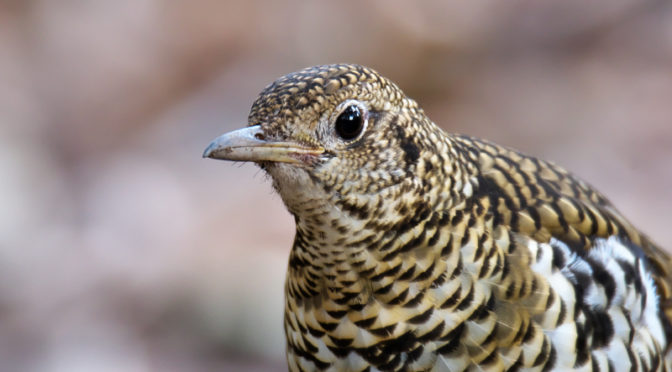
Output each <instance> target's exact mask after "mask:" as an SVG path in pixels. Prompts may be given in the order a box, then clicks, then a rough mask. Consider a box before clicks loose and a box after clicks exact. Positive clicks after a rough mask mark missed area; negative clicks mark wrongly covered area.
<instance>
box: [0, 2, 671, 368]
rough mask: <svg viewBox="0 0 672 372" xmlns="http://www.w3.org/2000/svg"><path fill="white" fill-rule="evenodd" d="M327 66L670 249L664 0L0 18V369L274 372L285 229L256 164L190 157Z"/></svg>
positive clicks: (11, 5)
mask: <svg viewBox="0 0 672 372" xmlns="http://www.w3.org/2000/svg"><path fill="white" fill-rule="evenodd" d="M334 62H356V63H361V64H366V65H369V66H371V67H373V68H375V69H377V70H379V71H380V72H381V73H383V74H384V75H385V76H387V77H389V78H391V79H393V80H395V81H396V82H397V83H398V84H399V85H400V86H401V87H402V88H403V89H404V90H405V91H406V93H407V94H409V95H410V96H412V97H414V98H415V99H416V100H418V101H419V102H420V103H421V104H422V105H423V107H424V108H425V109H426V111H427V112H428V113H429V115H430V117H432V118H433V120H435V121H436V122H437V123H439V124H440V125H441V126H442V127H443V128H445V129H446V130H448V131H452V132H461V133H467V134H471V135H476V136H480V137H485V138H488V139H490V140H493V141H496V142H499V143H502V144H505V145H509V146H513V147H516V148H519V149H521V150H523V151H525V152H528V153H531V154H534V155H537V156H540V157H542V158H546V159H550V160H554V161H556V162H558V163H560V164H562V165H564V166H565V167H567V168H568V169H571V170H573V171H574V172H575V173H576V174H578V175H579V176H581V177H583V178H584V179H586V180H588V181H589V182H591V183H592V184H594V185H595V186H597V188H599V189H600V190H602V191H603V192H604V193H605V194H606V195H607V196H609V197H610V198H611V199H612V200H613V201H614V203H615V204H616V205H617V206H618V207H619V208H620V209H621V210H622V211H623V212H624V213H625V214H626V215H627V216H628V217H629V218H630V219H632V220H633V221H634V222H635V224H636V225H638V226H639V227H641V228H642V229H643V230H644V231H645V232H647V233H648V234H650V235H651V236H652V237H653V238H654V240H656V241H657V242H659V243H660V244H661V245H663V246H664V247H666V248H667V249H670V248H672V226H671V225H670V222H671V219H670V208H671V207H672V171H671V164H670V163H671V162H672V144H670V142H671V141H672V6H671V5H670V2H667V1H636V0H597V1H591V2H585V1H582V0H569V1H556V2H550V1H532V0H518V1H506V2H502V1H497V0H484V1H470V2H466V1H455V2H454V3H453V4H449V3H448V4H447V3H446V2H444V1H426V2H405V1H387V0H377V1H369V2H360V1H340V2H302V1H287V2H277V1H267V2H263V1H243V0H239V1H228V2H226V1H219V0H197V1H170V0H163V1H161V0H142V1H138V0H116V1H103V0H99V1H95V0H41V1H39V0H36V1H29V0H13V1H10V0H0V172H1V173H0V370H2V371H59V372H60V371H63V372H71V371H93V372H98V371H101V372H103V371H129V372H144V371H169V372H170V371H196V372H199V371H222V370H241V369H244V370H248V369H249V370H257V371H271V370H284V369H285V366H284V361H283V336H282V325H281V317H282V292H283V277H284V271H285V265H286V259H287V254H288V250H289V247H290V245H291V241H292V236H293V222H292V218H291V217H290V216H289V215H288V213H287V212H286V211H285V210H284V208H283V206H282V203H281V201H280V199H279V197H278V196H277V195H274V194H273V192H272V191H271V187H270V185H269V182H268V180H267V179H266V177H265V176H264V175H263V174H262V173H261V172H260V171H259V170H258V169H257V168H255V167H254V166H252V165H247V164H245V165H240V164H238V165H236V164H229V163H224V162H216V161H211V160H207V161H206V160H202V159H201V157H200V156H201V153H202V150H203V149H204V147H205V146H206V145H207V144H208V142H209V141H210V140H211V139H212V138H214V137H215V136H217V135H219V134H221V133H223V132H225V131H228V130H231V129H234V128H237V127H241V126H244V125H245V124H246V122H245V120H246V116H247V111H248V109H249V107H250V104H251V103H252V101H253V99H254V98H255V95H256V94H257V92H259V91H260V90H261V89H262V88H263V87H264V86H265V85H266V84H268V83H270V82H271V81H272V80H273V79H275V78H276V77H278V76H280V75H283V74H285V73H288V72H291V71H295V70H298V69H300V68H303V67H306V66H310V65H314V64H323V63H334Z"/></svg>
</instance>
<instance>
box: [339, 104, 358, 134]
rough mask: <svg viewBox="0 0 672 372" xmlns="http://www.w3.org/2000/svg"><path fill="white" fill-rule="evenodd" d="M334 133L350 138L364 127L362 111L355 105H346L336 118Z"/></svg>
mask: <svg viewBox="0 0 672 372" xmlns="http://www.w3.org/2000/svg"><path fill="white" fill-rule="evenodd" d="M335 129H336V134H338V135H339V136H340V137H341V138H343V139H344V140H351V139H353V138H355V137H357V136H359V134H360V133H362V129H364V119H363V118H362V112H361V110H360V109H359V107H357V106H356V105H350V106H348V107H346V109H345V110H343V112H341V114H340V115H338V118H336V128H335Z"/></svg>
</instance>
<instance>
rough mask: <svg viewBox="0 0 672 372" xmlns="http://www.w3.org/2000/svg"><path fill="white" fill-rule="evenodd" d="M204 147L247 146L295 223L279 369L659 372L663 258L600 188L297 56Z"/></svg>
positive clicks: (664, 354) (666, 277)
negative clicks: (239, 125)
mask: <svg viewBox="0 0 672 372" xmlns="http://www.w3.org/2000/svg"><path fill="white" fill-rule="evenodd" d="M248 125H249V126H248V127H246V128H244V129H239V130H236V131H233V132H230V133H227V134H224V135H222V136H221V137H219V138H217V139H216V140H215V141H213V142H212V143H211V144H210V146H208V148H207V149H206V151H205V153H204V156H205V157H209V158H213V159H225V160H237V161H252V162H255V163H257V164H258V165H259V166H261V168H263V169H264V170H265V171H266V172H268V174H269V175H270V176H271V178H272V179H273V186H274V188H275V189H276V190H277V191H278V193H279V194H280V195H281V197H282V200H283V202H284V203H285V205H286V206H287V209H288V210H289V211H290V212H291V213H292V214H293V215H294V217H295V220H296V236H295V240H294V245H293V247H292V250H291V253H290V257H289V267H288V270H287V279H286V286H285V298H286V300H285V317H284V325H285V334H286V340H287V362H288V365H289V369H290V370H291V371H311V370H328V371H376V370H380V371H427V370H436V371H464V370H469V371H486V370H487V371H505V370H525V371H542V370H544V371H546V370H554V371H569V370H582V371H591V370H592V371H598V370H599V371H608V370H619V371H620V370H623V371H626V370H627V371H664V370H670V369H672V367H671V365H672V363H671V360H672V358H670V353H669V350H670V347H669V346H670V338H671V337H672V331H671V329H672V328H671V327H670V315H672V301H671V298H672V295H671V290H670V288H672V287H671V285H672V279H671V275H670V269H669V268H670V258H669V257H668V255H667V254H665V253H664V252H663V251H662V250H661V249H660V248H658V247H657V246H656V245H655V244H654V243H652V242H651V241H650V240H649V239H648V238H647V237H646V236H645V235H643V234H642V233H641V232H639V231H638V230H637V229H635V228H634V227H633V226H632V225H631V224H630V222H628V221H627V220H626V219H625V218H624V217H623V216H622V215H621V214H620V213H619V212H618V211H617V210H616V209H615V208H614V207H613V206H612V205H611V204H610V203H609V201H607V199H605V197H604V196H602V195H601V194H600V193H599V192H598V191H596V190H595V189H593V188H592V187H591V186H590V185H588V184H587V183H585V182H583V181H581V180H579V179H577V178H575V177H574V176H572V175H571V174H570V173H568V172H567V171H565V170H563V169H562V168H560V167H558V166H556V165H554V164H552V163H549V162H546V161H543V160H539V159H536V158H533V157H530V156H527V155H524V154H521V153H519V152H517V151H515V150H512V149H509V148H506V147H502V146H498V145H496V144H493V143H490V142H487V141H483V140H479V139H476V138H471V137H467V136H460V135H453V134H447V133H445V132H443V131H442V130H441V129H440V128H439V127H438V126H437V125H435V124H434V123H433V122H432V121H431V120H430V119H429V118H428V117H427V116H426V115H425V113H424V112H423V110H422V109H421V108H420V107H419V106H418V104H417V103H416V102H415V101H413V100H412V99H411V98H409V97H407V96H405V95H404V93H403V92H402V91H401V90H400V89H399V88H398V87H397V86H396V85H395V84H394V83H393V82H391V81H390V80H387V79H386V78H384V77H382V76H380V75H379V74H378V73H377V72H375V71H373V70H371V69H369V68H366V67H363V66H358V65H347V64H340V65H326V66H316V67H310V68H307V69H304V70H301V71H298V72H295V73H292V74H289V75H286V76H284V77H282V78H280V79H278V80H276V81H275V82H273V83H272V84H270V85H269V86H267V87H266V88H265V89H264V90H263V91H262V92H261V94H260V95H259V97H258V98H257V100H256V101H255V102H254V104H253V105H252V109H251V112H250V115H249V119H248Z"/></svg>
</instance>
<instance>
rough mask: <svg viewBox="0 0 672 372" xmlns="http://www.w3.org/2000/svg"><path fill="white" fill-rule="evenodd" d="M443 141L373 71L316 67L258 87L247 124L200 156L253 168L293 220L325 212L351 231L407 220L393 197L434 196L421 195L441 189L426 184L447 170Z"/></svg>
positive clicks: (418, 111) (420, 114)
mask: <svg viewBox="0 0 672 372" xmlns="http://www.w3.org/2000/svg"><path fill="white" fill-rule="evenodd" d="M443 137H444V135H443V134H442V132H441V130H440V129H439V128H438V127H436V126H435V125H434V124H433V123H432V122H431V121H430V120H429V119H427V117H426V116H425V114H424V112H423V111H422V109H420V108H419V107H418V105H417V104H416V103H415V101H413V100H412V99H410V98H408V97H406V96H405V95H404V93H403V92H402V91H401V90H400V89H399V88H398V87H397V86H396V85H395V84H394V83H392V82H391V81H389V80H387V79H386V78H384V77H382V76H380V75H379V74H378V73H377V72H375V71H373V70H371V69H369V68H366V67H363V66H358V65H343V64H341V65H325V66H316V67H310V68H307V69H304V70H301V71H298V72H295V73H292V74H289V75H286V76H284V77H281V78H280V79H278V80H276V81H275V82H273V83H272V84H270V85H269V86H267V87H266V88H265V89H264V90H263V91H262V92H261V93H260V95H259V97H258V98H257V99H256V101H255V102H254V104H253V105H252V109H251V111H250V115H249V119H248V126H247V127H246V128H243V129H239V130H235V131H232V132H229V133H226V134H224V135H222V136H220V137H218V138H217V139H215V140H214V141H213V142H212V143H211V144H210V145H209V146H208V148H207V149H206V150H205V153H204V155H203V156H204V157H209V158H214V159H225V160H234V161H252V162H255V163H257V164H259V165H260V166H261V167H262V168H263V169H264V170H265V171H267V172H268V174H270V176H271V177H272V179H273V184H274V187H275V189H276V190H277V191H278V192H279V194H280V195H281V197H282V199H283V201H284V203H285V205H286V206H287V208H288V209H289V211H290V212H291V213H292V214H294V215H295V216H296V217H297V219H302V218H303V219H305V218H310V217H316V218H317V217H319V216H320V215H322V216H323V215H324V214H325V213H328V214H331V215H332V217H335V218H341V219H344V218H345V219H348V218H349V219H350V223H348V224H349V225H353V224H354V225H360V227H361V225H362V224H364V223H365V220H366V219H369V218H371V217H372V215H374V214H380V215H383V212H387V213H385V214H384V215H385V216H386V217H385V218H387V219H394V218H395V217H394V216H395V215H398V216H399V218H401V217H403V216H401V215H402V214H404V213H402V212H406V213H405V214H408V210H409V209H412V207H413V206H412V205H407V206H406V207H405V208H404V205H403V204H404V203H405V201H404V199H405V198H402V197H400V196H401V195H402V194H414V196H415V197H414V198H413V200H418V196H420V199H421V200H422V199H427V198H436V195H434V196H432V195H430V193H423V190H429V189H430V187H429V186H430V184H431V183H437V182H443V181H439V180H437V179H436V178H437V176H438V175H440V173H441V172H442V170H443V169H445V168H447V167H450V165H449V164H448V162H445V161H444V160H443V159H441V158H440V157H439V156H437V155H436V154H440V153H445V152H446V150H447V147H448V144H447V142H445V140H443ZM437 147H439V148H438V149H437ZM442 147H443V148H442ZM429 149H433V150H432V151H429ZM441 150H443V151H441ZM407 199H409V200H410V199H411V198H410V197H409V198H407ZM383 200H396V202H395V203H393V202H386V203H382V201H383ZM409 203H410V202H409ZM400 204H401V205H400ZM383 208H384V209H390V210H389V211H385V210H383ZM322 222H323V223H324V221H322ZM390 222H391V223H392V222H394V221H390ZM332 224H333V223H332Z"/></svg>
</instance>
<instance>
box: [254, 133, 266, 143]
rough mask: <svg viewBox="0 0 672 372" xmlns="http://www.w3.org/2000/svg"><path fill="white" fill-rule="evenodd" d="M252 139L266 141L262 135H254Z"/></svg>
mask: <svg viewBox="0 0 672 372" xmlns="http://www.w3.org/2000/svg"><path fill="white" fill-rule="evenodd" d="M254 138H256V139H258V140H261V141H263V140H265V139H266V136H264V134H263V133H256V134H255V135H254Z"/></svg>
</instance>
